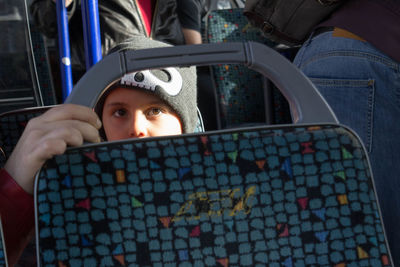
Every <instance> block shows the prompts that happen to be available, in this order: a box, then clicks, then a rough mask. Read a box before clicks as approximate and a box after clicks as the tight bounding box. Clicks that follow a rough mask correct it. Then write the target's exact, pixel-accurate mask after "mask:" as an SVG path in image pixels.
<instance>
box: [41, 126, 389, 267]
mask: <svg viewBox="0 0 400 267" xmlns="http://www.w3.org/2000/svg"><path fill="white" fill-rule="evenodd" d="M35 206H36V220H37V227H38V229H37V231H36V232H37V247H38V252H39V260H40V263H41V265H42V266H55V265H57V266H81V265H85V266H337V267H339V266H391V260H390V257H389V254H388V247H387V243H386V240H385V235H384V232H383V228H382V221H381V219H380V212H379V207H378V205H377V201H376V194H375V191H374V186H373V183H372V180H371V173H370V170H369V165H368V160H367V159H366V155H365V152H364V150H363V148H362V146H361V144H360V142H359V141H358V139H357V138H356V137H355V136H354V135H353V134H352V133H351V132H349V131H348V130H347V129H345V128H343V127H339V126H334V125H325V126H304V125H303V126H291V127H285V128H282V127H280V128H273V127H268V128H267V127H264V128H248V129H245V130H236V131H225V132H219V133H215V132H214V133H212V132H209V133H205V134H193V135H181V136H177V137H172V138H171V137H168V138H165V137H159V138H149V139H145V140H130V141H128V140H124V141H118V142H115V143H104V144H97V145H87V146H84V147H81V148H71V149H68V150H67V152H66V153H65V154H63V155H60V156H56V157H55V158H54V159H52V160H50V161H48V162H47V163H46V165H45V166H44V167H43V168H42V170H41V172H40V173H39V178H38V181H37V185H36V193H35Z"/></svg>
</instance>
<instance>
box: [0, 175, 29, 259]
mask: <svg viewBox="0 0 400 267" xmlns="http://www.w3.org/2000/svg"><path fill="white" fill-rule="evenodd" d="M0 215H1V221H2V223H3V231H4V239H5V243H6V252H7V258H8V264H9V265H10V266H13V265H14V264H15V263H16V262H17V260H18V258H19V256H20V255H21V253H22V251H23V250H24V248H25V247H26V245H27V244H28V242H29V241H30V240H31V238H32V235H33V233H34V208H33V196H32V195H30V194H28V193H27V192H26V191H25V190H23V189H22V188H21V187H20V186H19V185H18V184H17V183H16V182H15V180H14V179H13V178H12V177H11V176H10V175H9V174H8V172H7V171H6V170H4V169H1V170H0Z"/></svg>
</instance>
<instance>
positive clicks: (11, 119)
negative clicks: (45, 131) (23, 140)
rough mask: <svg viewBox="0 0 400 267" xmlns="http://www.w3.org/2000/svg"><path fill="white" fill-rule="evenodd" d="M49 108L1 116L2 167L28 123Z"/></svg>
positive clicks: (23, 110)
mask: <svg viewBox="0 0 400 267" xmlns="http://www.w3.org/2000/svg"><path fill="white" fill-rule="evenodd" d="M48 109H49V107H35V108H27V109H19V110H16V111H10V112H7V113H3V114H0V167H3V165H4V164H5V162H6V161H7V159H8V157H9V156H10V155H11V152H12V151H13V149H14V147H15V145H16V144H17V142H18V140H19V138H20V137H21V135H22V132H23V131H24V129H25V127H26V125H27V123H28V121H29V120H30V119H32V118H34V117H37V116H39V115H41V114H43V113H44V112H45V111H47V110H48Z"/></svg>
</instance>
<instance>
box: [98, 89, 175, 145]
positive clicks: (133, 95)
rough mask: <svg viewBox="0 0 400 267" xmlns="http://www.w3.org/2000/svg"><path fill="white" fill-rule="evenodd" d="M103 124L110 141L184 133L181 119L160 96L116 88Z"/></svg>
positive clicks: (105, 107) (105, 104) (106, 101)
mask: <svg viewBox="0 0 400 267" xmlns="http://www.w3.org/2000/svg"><path fill="white" fill-rule="evenodd" d="M102 122H103V127H104V131H105V133H106V136H107V140H108V141H113V140H121V139H127V138H141V137H150V136H162V135H175V134H181V133H182V126H181V123H180V121H179V118H178V116H177V115H176V114H175V113H174V112H173V111H172V110H171V108H170V107H169V106H168V105H166V104H165V103H164V102H162V101H161V100H160V99H159V98H158V97H157V96H156V95H154V94H151V93H148V92H145V91H142V90H135V89H127V88H116V89H114V90H113V91H112V92H111V93H110V94H109V95H108V96H107V98H106V100H105V102H104V107H103V114H102Z"/></svg>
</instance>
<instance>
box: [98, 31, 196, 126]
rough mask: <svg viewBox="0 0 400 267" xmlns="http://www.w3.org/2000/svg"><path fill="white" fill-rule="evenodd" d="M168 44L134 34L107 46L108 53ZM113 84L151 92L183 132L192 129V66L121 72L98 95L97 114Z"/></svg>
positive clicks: (193, 102) (194, 107)
mask: <svg viewBox="0 0 400 267" xmlns="http://www.w3.org/2000/svg"><path fill="white" fill-rule="evenodd" d="M168 46H170V45H168V44H166V43H162V42H160V41H156V40H152V39H149V38H147V37H145V36H139V35H138V36H134V37H132V38H130V39H127V40H126V41H124V42H123V43H120V44H118V45H117V46H116V47H114V48H113V49H111V50H110V53H112V52H116V51H124V50H140V49H146V48H155V47H168ZM117 87H123V88H133V89H136V90H145V91H146V92H150V93H154V94H155V95H157V96H158V97H159V98H160V99H161V100H163V101H164V102H165V103H166V104H168V105H169V106H170V107H171V108H172V110H173V111H174V112H175V113H176V114H177V115H178V117H179V119H180V122H181V124H182V132H183V133H192V132H194V130H195V127H196V123H197V119H198V118H197V75H196V68H195V67H179V68H178V67H167V68H163V69H151V70H141V71H138V72H133V73H128V74H125V75H124V76H123V77H122V78H121V79H120V80H118V81H116V82H115V83H114V84H113V85H112V86H110V87H109V89H108V90H107V91H106V92H105V93H104V94H103V95H102V97H101V98H100V100H99V101H98V102H97V106H96V112H97V113H98V114H99V116H100V117H101V114H102V110H103V104H104V101H105V98H106V97H107V95H108V94H109V93H110V92H111V91H112V89H114V88H117Z"/></svg>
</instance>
